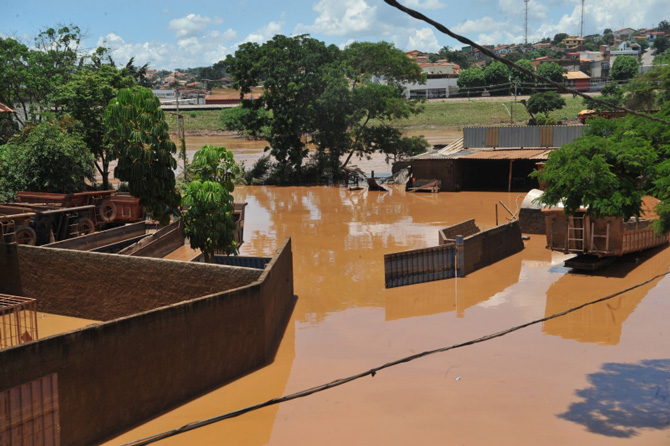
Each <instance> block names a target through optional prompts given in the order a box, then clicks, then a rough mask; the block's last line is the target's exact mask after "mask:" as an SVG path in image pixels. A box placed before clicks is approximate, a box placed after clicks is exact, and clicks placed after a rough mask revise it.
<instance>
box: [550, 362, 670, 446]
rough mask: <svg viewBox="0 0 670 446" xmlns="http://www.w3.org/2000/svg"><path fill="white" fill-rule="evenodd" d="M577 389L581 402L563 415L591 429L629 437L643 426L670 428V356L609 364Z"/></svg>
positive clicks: (599, 432) (562, 416) (574, 404)
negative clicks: (637, 361) (630, 362)
mask: <svg viewBox="0 0 670 446" xmlns="http://www.w3.org/2000/svg"><path fill="white" fill-rule="evenodd" d="M588 380H589V382H590V383H591V387H588V388H586V389H581V390H578V391H577V392H576V393H577V395H578V396H580V397H581V398H583V399H584V401H582V402H578V403H573V404H572V405H570V408H569V410H568V411H567V412H566V413H563V414H560V415H559V417H560V418H564V419H566V420H569V421H574V422H575V423H579V424H583V425H584V426H586V428H587V429H588V430H589V431H590V432H594V433H597V434H602V435H607V436H611V437H619V438H630V437H634V436H636V435H638V434H639V433H640V430H641V429H645V428H646V429H670V359H650V360H644V361H640V362H639V363H637V364H626V363H606V364H604V365H603V367H602V371H600V372H597V373H593V374H591V375H589V376H588Z"/></svg>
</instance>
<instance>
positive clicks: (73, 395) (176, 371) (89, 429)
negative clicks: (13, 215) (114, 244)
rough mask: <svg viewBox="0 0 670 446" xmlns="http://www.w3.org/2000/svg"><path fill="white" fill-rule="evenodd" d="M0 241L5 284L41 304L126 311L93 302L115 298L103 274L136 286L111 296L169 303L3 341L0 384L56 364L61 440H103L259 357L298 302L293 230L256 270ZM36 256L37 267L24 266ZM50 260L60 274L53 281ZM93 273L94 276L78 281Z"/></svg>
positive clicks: (1, 283)
mask: <svg viewBox="0 0 670 446" xmlns="http://www.w3.org/2000/svg"><path fill="white" fill-rule="evenodd" d="M0 250H1V251H0V271H2V272H3V274H2V278H1V279H0V290H2V291H1V292H4V293H14V294H22V295H32V296H34V297H37V298H38V308H39V309H40V310H42V311H43V310H44V306H43V305H42V302H50V303H49V304H48V306H49V307H50V308H51V309H50V310H49V311H53V312H56V313H63V312H61V311H57V308H58V307H62V308H65V309H66V310H67V311H66V312H69V313H72V312H73V311H72V310H71V308H72V305H73V303H75V302H74V301H75V300H76V307H88V306H89V305H92V306H94V307H95V311H91V310H87V311H81V312H82V313H85V314H82V316H83V317H88V318H95V317H96V316H95V315H102V316H106V317H110V315H111V314H113V313H115V312H117V313H127V312H128V311H129V309H130V307H132V305H127V304H124V305H121V306H120V308H118V309H116V308H115V310H116V311H107V308H106V307H107V306H106V305H104V304H100V303H96V302H95V301H96V300H104V301H111V300H116V299H117V296H116V295H115V294H114V293H113V292H104V290H105V283H106V282H116V283H126V284H130V285H126V286H125V287H118V288H115V291H114V292H117V291H118V292H122V293H125V292H126V291H130V290H131V289H132V290H133V291H134V292H133V293H132V295H129V294H126V295H125V296H123V297H122V298H120V299H119V300H122V301H125V300H128V299H134V300H138V301H143V305H141V306H144V307H150V305H149V304H150V303H153V305H154V307H156V306H160V305H166V304H167V306H165V307H162V308H156V309H147V310H146V311H144V312H141V313H138V314H133V315H131V316H128V317H123V318H119V319H115V320H111V321H109V322H105V323H101V324H97V325H92V326H89V327H86V328H84V329H80V330H76V331H72V332H69V333H65V334H62V335H58V336H52V337H49V338H45V339H42V340H39V341H35V342H30V343H27V344H23V345H21V346H17V347H13V348H9V349H5V350H0V364H2V367H1V368H0V391H1V390H4V389H8V388H12V387H14V386H17V385H19V384H21V383H24V382H28V381H31V380H34V379H37V378H39V377H42V376H45V375H48V374H51V373H57V374H58V383H59V400H60V414H61V419H60V426H61V444H63V445H89V444H95V443H99V442H101V441H103V440H105V439H108V438H110V437H112V436H115V435H118V434H119V433H121V432H122V431H124V430H127V429H129V428H131V427H133V426H136V425H138V424H141V423H142V422H145V421H146V420H148V419H150V418H152V417H154V416H156V415H158V414H160V413H162V412H164V411H167V410H171V409H173V408H175V407H177V406H179V405H181V404H183V403H185V402H187V401H188V400H190V399H192V398H195V397H197V396H199V395H201V394H204V393H206V392H208V391H210V390H212V389H214V388H216V387H219V386H221V385H222V384H225V383H226V382H228V381H230V380H232V379H235V378H237V377H239V376H241V375H243V374H246V373H249V372H251V371H253V370H254V369H257V368H259V367H261V366H263V365H265V364H267V363H268V362H269V361H271V360H272V358H273V357H274V354H275V351H276V348H277V346H278V344H279V340H280V339H281V336H282V333H283V330H284V328H285V325H286V322H287V321H288V318H289V316H290V312H291V311H292V308H293V305H294V303H295V297H294V295H293V265H292V262H293V260H292V253H291V243H290V240H288V241H287V242H286V243H285V244H284V246H282V247H281V249H280V250H279V251H278V254H277V255H276V256H275V257H274V258H273V260H272V261H271V262H270V264H269V265H268V268H267V269H266V270H264V271H258V270H250V269H246V268H234V267H225V266H221V265H205V264H197V263H195V264H191V263H183V262H172V261H166V260H155V259H144V258H132V257H125V256H124V257H121V256H115V255H106V254H94V253H82V252H76V253H75V252H73V251H64V250H52V249H45V248H35V247H21V246H19V247H17V246H15V245H11V246H10V245H0ZM73 253H75V254H76V255H74V254H73ZM116 259H118V261H117V260H116ZM117 262H118V263H117ZM38 267H40V270H41V271H42V275H40V274H36V273H35V272H34V271H31V272H26V271H25V270H34V269H36V268H38ZM79 269H84V270H85V271H84V272H80V271H78V270H79ZM57 270H58V273H59V274H60V275H62V276H64V277H67V278H68V279H66V280H56V283H55V284H53V283H51V281H52V280H53V279H57V275H58V274H57ZM96 271H97V273H96ZM111 271H114V273H115V275H112V274H111ZM134 271H135V272H134ZM137 271H140V272H141V274H138V273H137ZM45 272H46V273H47V274H46V275H45V274H44V273H45ZM96 275H97V276H100V279H98V280H93V282H95V283H94V284H93V286H88V287H80V286H76V284H77V281H81V280H83V279H89V280H91V279H92V278H93V277H95V276H96ZM124 275H129V276H130V281H128V282H126V281H124ZM8 276H9V277H10V279H9V280H8ZM140 276H141V277H145V279H143V280H142V282H140V283H137V282H134V280H138V279H140V278H141V277H140ZM147 278H152V279H151V280H149V279H147ZM256 279H257V280H256ZM33 281H35V282H42V283H43V284H42V285H35V284H33V283H32V282H33ZM45 282H46V283H45ZM49 284H51V286H50V285H49ZM70 285H72V286H76V288H77V291H72V290H70V289H69V288H68V287H69V286H70ZM96 286H97V287H98V289H97V290H96V289H95V288H96ZM191 287H192V288H193V289H189V288H191ZM217 287H218V288H219V289H218V290H217V289H216V288H217ZM173 288H179V291H176V290H173ZM233 288H234V289H233ZM208 289H209V291H206V290H208ZM212 289H214V291H212ZM222 290H226V291H222ZM17 291H20V292H18V293H17ZM81 293H83V294H87V293H91V294H92V296H82V295H81ZM47 294H51V296H47ZM203 294H207V295H205V296H203ZM200 296H202V297H200ZM179 298H181V300H182V301H179V302H178V300H179ZM80 299H83V300H80ZM188 299H191V300H188ZM172 301H174V303H171V304H169V302H172ZM121 310H122V311H121Z"/></svg>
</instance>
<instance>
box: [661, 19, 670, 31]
mask: <svg viewBox="0 0 670 446" xmlns="http://www.w3.org/2000/svg"><path fill="white" fill-rule="evenodd" d="M658 30H659V31H663V32H664V33H670V22H668V21H667V20H661V21H660V22H659V24H658Z"/></svg>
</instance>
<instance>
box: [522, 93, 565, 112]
mask: <svg viewBox="0 0 670 446" xmlns="http://www.w3.org/2000/svg"><path fill="white" fill-rule="evenodd" d="M527 107H528V111H530V112H531V113H533V114H536V113H544V115H545V116H548V114H549V112H550V111H553V110H560V109H562V108H563V107H565V99H563V98H562V97H561V95H559V94H558V93H556V92H555V91H545V92H543V93H535V94H533V95H532V96H531V97H530V98H528V104H527Z"/></svg>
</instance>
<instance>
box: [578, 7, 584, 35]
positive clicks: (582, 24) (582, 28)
mask: <svg viewBox="0 0 670 446" xmlns="http://www.w3.org/2000/svg"><path fill="white" fill-rule="evenodd" d="M579 37H584V0H582V22H581V26H580V28H579Z"/></svg>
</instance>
